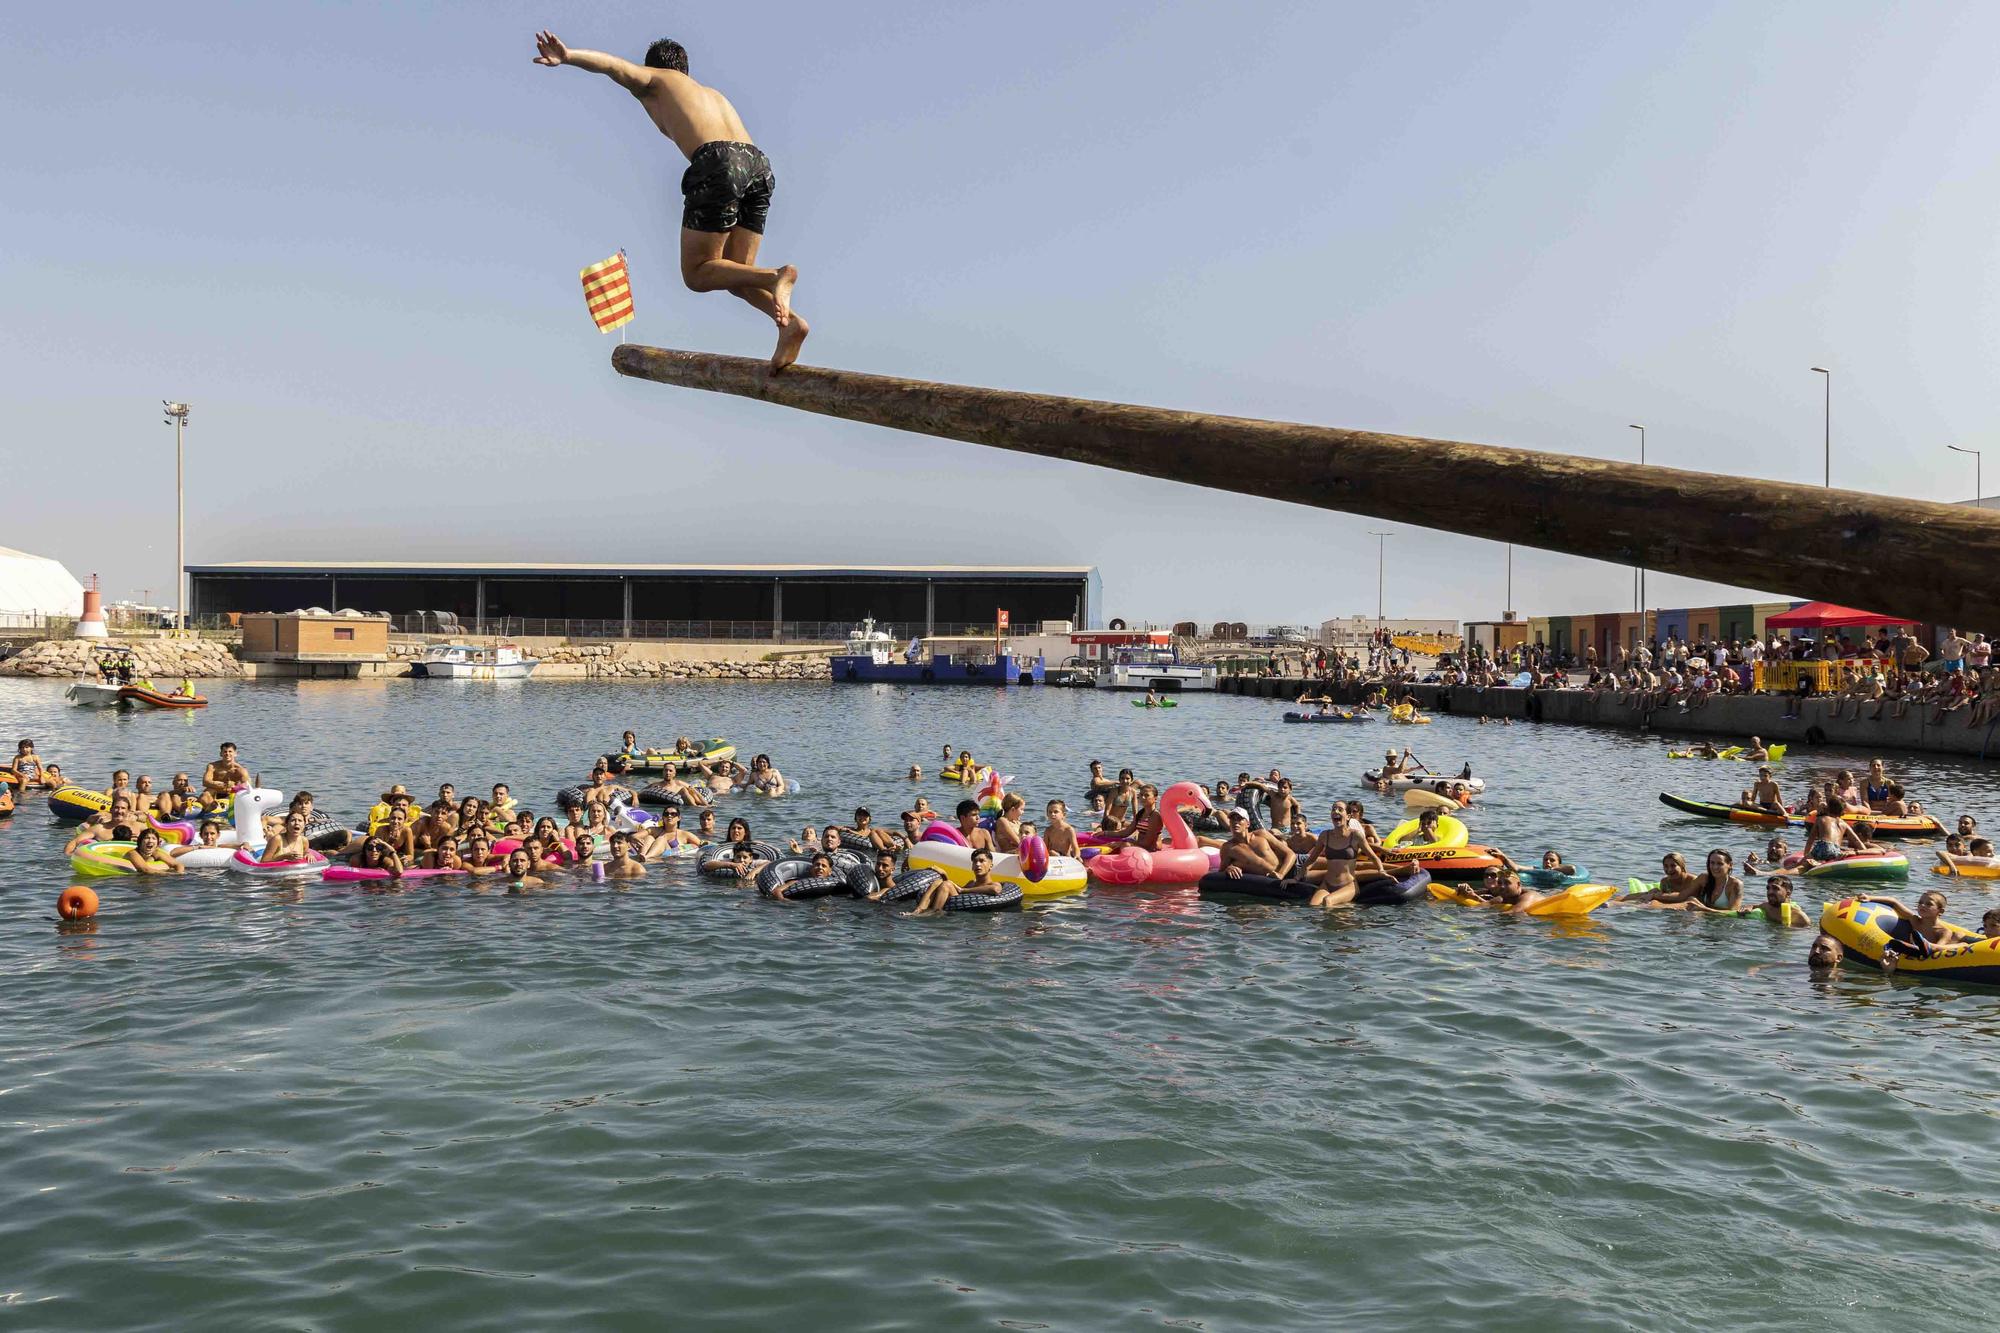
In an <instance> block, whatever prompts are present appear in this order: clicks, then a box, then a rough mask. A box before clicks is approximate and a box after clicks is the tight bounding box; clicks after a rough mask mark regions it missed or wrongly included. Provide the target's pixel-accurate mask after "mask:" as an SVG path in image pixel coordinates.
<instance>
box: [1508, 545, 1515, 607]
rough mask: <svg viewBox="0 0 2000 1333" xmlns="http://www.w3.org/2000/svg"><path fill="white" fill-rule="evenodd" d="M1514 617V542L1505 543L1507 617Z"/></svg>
mask: <svg viewBox="0 0 2000 1333" xmlns="http://www.w3.org/2000/svg"><path fill="white" fill-rule="evenodd" d="M1513 618H1514V543H1512V542H1508V543H1507V619H1509V620H1512V619H1513Z"/></svg>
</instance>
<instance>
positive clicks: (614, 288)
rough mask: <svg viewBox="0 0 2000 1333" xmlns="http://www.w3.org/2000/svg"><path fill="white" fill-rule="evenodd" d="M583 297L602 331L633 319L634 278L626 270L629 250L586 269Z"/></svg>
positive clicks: (599, 329) (598, 328) (605, 331)
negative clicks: (626, 258)
mask: <svg viewBox="0 0 2000 1333" xmlns="http://www.w3.org/2000/svg"><path fill="white" fill-rule="evenodd" d="M582 276H583V299H584V302H585V303H586V304H587V305H589V307H590V317H591V318H592V319H594V320H596V321H597V331H598V332H599V333H609V332H611V330H613V329H615V328H619V327H621V326H623V325H626V324H630V323H631V322H632V278H631V275H630V274H628V273H626V271H625V252H624V251H623V250H620V251H619V252H618V253H617V254H615V255H613V256H611V258H609V259H606V260H603V261H601V262H599V263H596V264H592V265H591V266H590V267H589V268H587V269H584V270H583V275H582Z"/></svg>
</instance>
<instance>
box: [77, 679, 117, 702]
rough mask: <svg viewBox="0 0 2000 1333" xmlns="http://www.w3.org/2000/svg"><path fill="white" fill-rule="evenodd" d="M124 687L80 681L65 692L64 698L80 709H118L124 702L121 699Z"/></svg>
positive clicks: (92, 681)
mask: <svg viewBox="0 0 2000 1333" xmlns="http://www.w3.org/2000/svg"><path fill="white" fill-rule="evenodd" d="M122 693H123V687H121V686H118V685H106V684H104V683H103V682H101V681H95V680H79V681H75V682H73V683H72V684H71V685H70V687H69V688H68V689H66V690H64V691H63V698H65V699H67V700H69V701H70V702H71V703H73V704H75V705H76V706H77V707H78V708H116V707H117V706H118V705H119V704H121V703H123V702H124V700H123V699H122V698H121V697H120V696H121V694H122Z"/></svg>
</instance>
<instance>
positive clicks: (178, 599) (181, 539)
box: [160, 398, 188, 634]
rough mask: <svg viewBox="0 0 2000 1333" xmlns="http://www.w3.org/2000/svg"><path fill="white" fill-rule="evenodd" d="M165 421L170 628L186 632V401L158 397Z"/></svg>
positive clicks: (181, 632) (180, 632)
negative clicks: (169, 438) (170, 504)
mask: <svg viewBox="0 0 2000 1333" xmlns="http://www.w3.org/2000/svg"><path fill="white" fill-rule="evenodd" d="M160 405H161V407H163V408H164V409H165V410H166V414H167V419H166V424H167V425H169V426H172V427H173V428H174V632H175V633H176V634H185V633H187V575H186V574H185V573H184V572H183V571H184V570H186V568H187V468H186V465H185V462H186V457H187V454H186V451H185V449H184V447H183V446H184V444H185V442H186V436H187V424H188V405H187V404H186V403H170V402H168V401H167V400H166V399H164V398H162V399H161V400H160Z"/></svg>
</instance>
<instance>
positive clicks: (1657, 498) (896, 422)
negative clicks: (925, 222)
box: [611, 343, 2000, 627]
mask: <svg viewBox="0 0 2000 1333" xmlns="http://www.w3.org/2000/svg"><path fill="white" fill-rule="evenodd" d="M611 362H612V365H613V366H614V367H616V368H617V370H618V372H619V373H620V374H623V375H630V376H633V377H635V378H638V379H648V380H654V381H656V382H658V383H661V384H671V385H677V386H679V387H681V388H688V389H706V390H710V391H712V392H716V393H729V394H736V395H738V396H740V397H744V398H757V399H761V400H763V401H764V402H767V403H776V404H778V405H779V406H782V407H792V408H797V409H799V410H800V411H804V412H817V413H820V414H821V415H823V416H832V417H842V418H845V419H846V420H849V421H865V422H869V423H871V424H874V425H877V426H887V427H889V428H891V429H894V430H905V431H912V432H915V433H916V434H919V435H932V436H936V437H938V438H940V439H947V440H962V441H965V442H966V443H969V444H984V445H990V446H992V447H994V448H997V449H1012V450H1014V451H1015V452H1017V453H1024V454H1038V455H1041V456H1042V457H1045V458H1061V459H1065V460H1067V461H1069V462H1072V463H1085V464H1089V465H1091V466H1094V467H1103V468H1110V469H1112V470H1114V471H1119V472H1136V473H1143V474H1145V475H1147V476H1154V477H1166V478H1170V479H1172V480H1175V481H1184V482H1187V483H1189V484H1190V485H1195V486H1207V487H1210V488H1212V489H1217V490H1226V491H1236V492H1239V493H1241V494H1244V495H1259V496H1264V497H1266V498H1267V499H1272V500H1285V501H1289V502H1291V503H1293V504H1303V505H1313V506H1316V507H1318V508H1321V509H1334V510H1339V511H1340V512H1342V513H1349V514H1365V515H1367V516H1369V517H1371V518H1381V519H1389V520H1392V521H1395V522H1400V523H1410V524H1416V525H1419V526H1422V527H1428V528H1437V529H1441V530H1445V531H1451V532H1463V533H1468V534H1471V535H1472V536H1476V537H1486V538H1490V539H1492V540H1493V541H1500V542H1514V543H1517V544H1518V545H1522V546H1535V547H1539V548H1541V549H1542V550H1545V551H1561V552H1564V553H1566V554H1569V555H1581V556H1590V557H1593V558H1595V559H1598V560H1607V561H1610V562H1611V563H1613V564H1619V565H1641V564H1642V565H1645V566H1646V567H1647V568H1649V569H1654V570H1665V571H1667V572H1669V573H1674V574H1684V575H1687V576H1688V577H1690V578H1701V579H1713V580H1715V581H1716V582H1720V583H1729V584H1734V585H1736V586H1738V587H1744V586H1748V587H1756V588H1770V589H1772V590H1774V591H1780V592H1784V593H1787V594H1790V595H1792V596H1795V597H1800V598H1815V599H1823V600H1826V601H1831V602H1839V603H1843V604H1845V605H1849V606H1861V607H1865V608H1867V609H1869V610H1876V611H1880V612H1882V613H1883V614H1884V615H1889V616H1903V617H1908V618H1910V619H1913V620H1926V621H1931V622H1934V623H1938V624H1946V625H1962V626H1972V625H1976V626H1984V627H1993V626H2000V579H1996V578H1994V577H1993V573H1992V572H1993V571H1995V570H2000V512H1987V511H1984V510H1980V509H1973V508H1967V507H1963V506H1959V505H1943V504H1933V503H1931V502H1929V501H1923V500H1904V499H1899V498H1896V497H1893V496H1882V495H1870V494H1866V493H1864V492H1860V491H1839V490H1830V489H1827V488H1825V487H1822V486H1806V485H1798V484H1794V483H1791V482H1780V481H1760V480H1757V479H1755V478H1750V477H1729V476H1721V475H1717V474H1715V473H1709V472H1686V471H1682V470H1680V469H1677V468H1664V467H1647V466H1640V465H1638V464H1633V463H1619V462H1610V461H1606V460H1603V459H1597V458H1578V457H1575V456H1573V455H1569V454H1555V453H1541V452H1538V451H1535V450H1531V449H1513V448H1502V447H1499V446H1496V445H1488V444H1466V443H1462V442H1459V441H1455V440H1427V439H1422V438H1419V437H1416V436H1410V435H1385V434H1380V433H1378V432H1374V431H1358V430H1340V429H1338V428H1335V427H1331V426H1307V425H1299V424H1296V423H1292V422H1284V421H1259V420H1255V419H1252V418H1247V417H1225V416H1211V415H1208V414H1207V413H1202V412H1181V411H1174V410H1171V409H1168V408H1161V407H1141V406H1135V405H1133V404H1130V403H1106V402H1096V401H1093V400H1090V399H1084V398H1059V397H1056V396H1054V395H1052V394H1039V393H1020V392H1016V391H1012V390H1005V389H982V388H976V387H971V386H968V385H962V384H938V383H932V382H930V381H927V380H908V379H899V378H896V377H894V376H889V375H866V374H861V373H859V372H856V371H849V370H828V369H824V368H822V367H818V366H792V367H791V368H789V369H787V370H785V371H782V372H779V373H776V374H774V373H772V371H771V369H770V367H769V366H768V365H766V364H765V363H764V362H762V361H758V360H753V359H750V358H747V357H735V356H716V355H712V354H710V353H706V352H683V351H676V350H673V349H670V348H663V347H645V346H641V345H639V344H636V343H634V344H631V345H628V346H623V347H618V348H615V349H614V350H613V351H612V354H611ZM1099 494H1100V495H1101V496H1102V497H1103V498H1104V500H1105V502H1106V503H1111V504H1115V503H1116V502H1117V492H1116V491H1115V490H1105V491H1100V492H1099ZM1982 570H1984V571H1987V573H1984V574H1982V573H1981V572H1980V571H1982Z"/></svg>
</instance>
